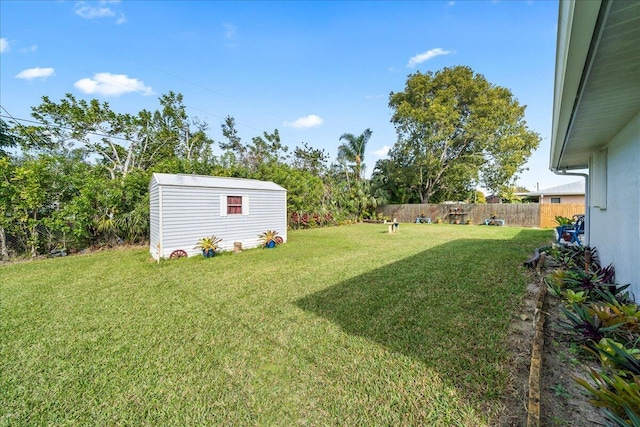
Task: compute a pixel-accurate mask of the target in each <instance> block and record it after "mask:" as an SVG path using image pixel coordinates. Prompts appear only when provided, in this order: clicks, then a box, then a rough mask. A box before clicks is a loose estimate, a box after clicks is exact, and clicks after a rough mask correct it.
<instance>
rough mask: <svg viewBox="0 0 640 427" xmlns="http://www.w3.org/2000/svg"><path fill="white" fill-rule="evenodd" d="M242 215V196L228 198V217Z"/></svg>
mask: <svg viewBox="0 0 640 427" xmlns="http://www.w3.org/2000/svg"><path fill="white" fill-rule="evenodd" d="M235 214H237V215H242V196H227V215H235Z"/></svg>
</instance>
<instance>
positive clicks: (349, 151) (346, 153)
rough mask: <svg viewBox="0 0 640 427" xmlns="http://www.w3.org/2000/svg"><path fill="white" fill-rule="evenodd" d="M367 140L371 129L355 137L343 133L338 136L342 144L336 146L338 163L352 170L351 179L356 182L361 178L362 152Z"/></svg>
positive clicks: (362, 167) (362, 166)
mask: <svg viewBox="0 0 640 427" xmlns="http://www.w3.org/2000/svg"><path fill="white" fill-rule="evenodd" d="M369 138H371V129H365V130H364V132H362V133H361V134H360V135H357V136H356V135H354V134H352V133H344V134H342V136H340V141H344V143H342V144H341V145H340V146H338V162H340V163H341V164H343V165H344V166H345V167H348V168H351V169H352V170H353V179H354V181H356V182H359V181H360V180H361V179H362V178H363V176H362V175H363V172H364V163H363V159H364V152H365V149H366V148H367V143H368V142H369Z"/></svg>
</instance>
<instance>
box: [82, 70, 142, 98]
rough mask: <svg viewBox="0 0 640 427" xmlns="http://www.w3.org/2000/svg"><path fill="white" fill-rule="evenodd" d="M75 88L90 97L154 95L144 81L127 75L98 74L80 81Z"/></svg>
mask: <svg viewBox="0 0 640 427" xmlns="http://www.w3.org/2000/svg"><path fill="white" fill-rule="evenodd" d="M74 86H75V87H76V88H78V89H80V90H81V91H82V92H84V93H86V94H89V95H92V94H98V95H104V96H120V95H122V94H124V93H129V92H141V93H142V94H143V95H152V94H153V90H152V89H151V88H150V87H148V86H145V84H144V82H143V81H141V80H138V79H133V78H129V77H128V76H127V75H126V74H111V73H97V74H95V75H94V76H93V78H90V79H89V78H84V79H81V80H78V81H77V82H75V83H74Z"/></svg>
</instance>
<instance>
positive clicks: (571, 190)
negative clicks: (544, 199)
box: [524, 179, 584, 196]
mask: <svg viewBox="0 0 640 427" xmlns="http://www.w3.org/2000/svg"><path fill="white" fill-rule="evenodd" d="M524 195H525V196H540V195H544V196H550V195H551V196H553V195H563V196H569V195H578V196H584V179H582V180H580V181H577V182H572V183H570V184H564V185H558V186H557V187H550V188H545V189H542V190H540V191H532V192H530V193H524Z"/></svg>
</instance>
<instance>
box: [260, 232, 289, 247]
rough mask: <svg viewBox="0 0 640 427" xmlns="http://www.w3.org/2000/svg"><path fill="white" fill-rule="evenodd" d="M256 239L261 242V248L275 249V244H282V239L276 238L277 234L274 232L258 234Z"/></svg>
mask: <svg viewBox="0 0 640 427" xmlns="http://www.w3.org/2000/svg"><path fill="white" fill-rule="evenodd" d="M258 237H259V238H260V240H261V243H260V246H262V247H263V248H269V249H271V248H275V247H276V245H277V244H280V243H282V242H283V240H282V237H280V236H278V232H277V231H276V230H267V231H265V232H264V233H262V234H259V235H258Z"/></svg>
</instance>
